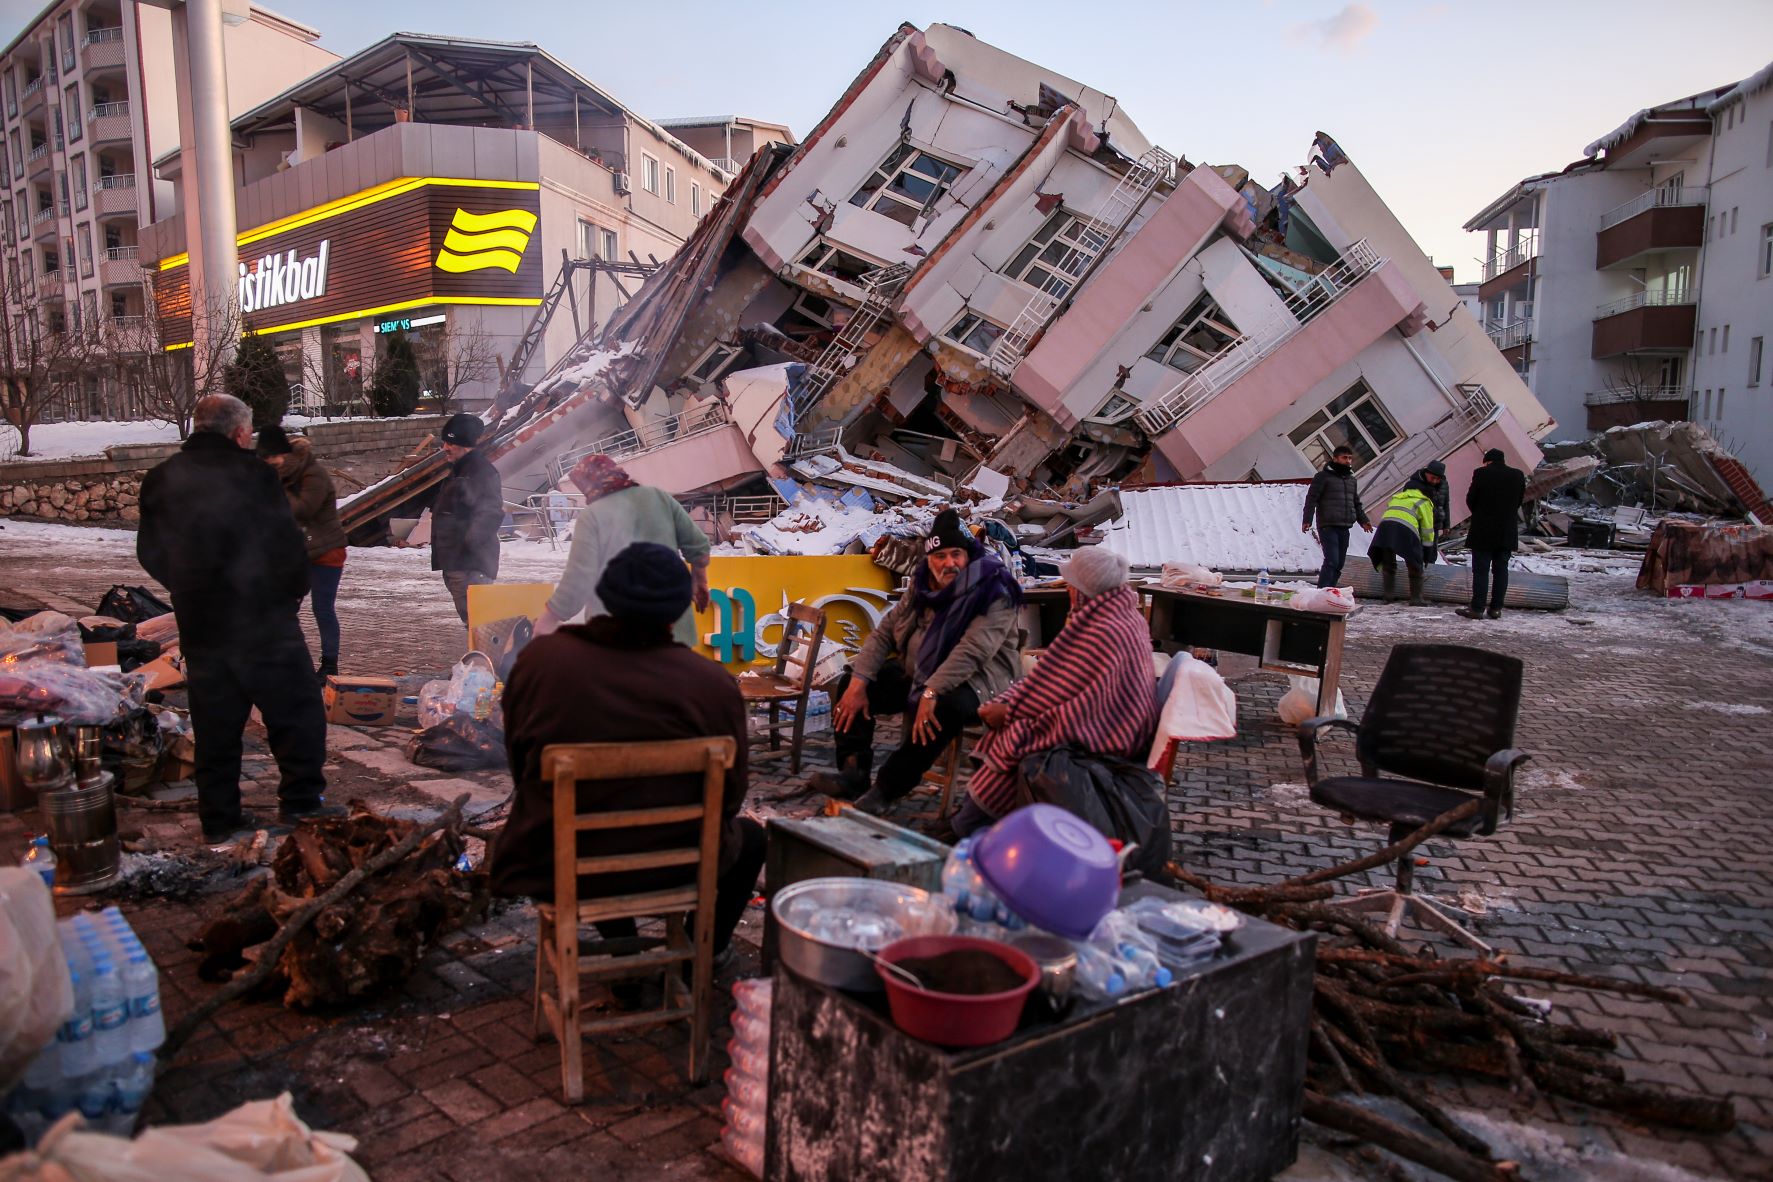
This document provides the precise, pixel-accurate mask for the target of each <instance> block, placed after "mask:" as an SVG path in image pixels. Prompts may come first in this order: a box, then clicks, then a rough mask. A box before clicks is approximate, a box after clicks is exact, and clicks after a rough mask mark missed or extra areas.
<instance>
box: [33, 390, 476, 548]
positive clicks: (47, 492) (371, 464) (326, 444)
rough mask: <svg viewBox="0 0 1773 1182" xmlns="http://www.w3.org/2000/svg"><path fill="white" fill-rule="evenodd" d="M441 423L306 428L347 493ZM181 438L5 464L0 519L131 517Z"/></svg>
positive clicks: (376, 476)
mask: <svg viewBox="0 0 1773 1182" xmlns="http://www.w3.org/2000/svg"><path fill="white" fill-rule="evenodd" d="M442 426H443V418H442V416H439V415H414V416H412V417H411V418H405V419H345V420H341V421H339V422H336V423H311V424H309V425H308V426H307V427H304V428H302V433H303V434H305V435H307V436H308V438H309V439H311V440H312V441H313V443H314V450H315V452H316V454H318V455H319V457H320V460H321V462H322V463H324V464H325V465H326V467H327V468H328V469H329V470H330V471H332V472H333V474H334V476H335V480H334V483H335V484H336V485H337V486H338V491H339V495H340V496H341V497H344V496H348V495H350V494H351V493H352V492H354V491H356V489H358V488H360V487H362V486H363V485H365V484H369V483H372V482H373V481H376V480H380V479H381V478H382V477H384V476H387V475H389V474H390V473H392V472H394V471H395V470H396V469H397V468H399V466H400V464H401V461H402V460H404V459H405V457H406V456H407V454H408V453H410V452H411V451H412V450H413V449H414V448H416V447H417V446H419V444H420V443H421V442H422V441H423V440H424V439H425V438H426V437H427V436H432V435H435V434H436V433H437V431H438V430H439V429H441V427H442ZM176 451H178V445H177V444H171V443H152V444H131V445H126V446H119V447H112V448H107V449H106V451H105V454H104V456H103V457H90V458H84V459H71V460H31V461H25V462H22V463H11V464H0V517H32V518H38V519H41V520H48V521H101V522H110V523H113V524H115V523H120V522H133V521H135V520H136V519H137V517H138V515H139V513H138V510H137V506H136V498H137V496H138V494H139V493H140V492H141V486H142V477H143V476H144V475H146V474H147V472H148V469H150V468H152V467H154V465H156V464H158V463H159V462H160V461H161V460H164V459H165V458H166V457H167V456H170V455H172V454H173V453H174V452H176Z"/></svg>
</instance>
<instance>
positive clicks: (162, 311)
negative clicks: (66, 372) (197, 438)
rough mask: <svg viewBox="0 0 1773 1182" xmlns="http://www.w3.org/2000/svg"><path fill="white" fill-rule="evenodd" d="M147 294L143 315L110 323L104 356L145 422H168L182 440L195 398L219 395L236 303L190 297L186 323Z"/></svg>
mask: <svg viewBox="0 0 1773 1182" xmlns="http://www.w3.org/2000/svg"><path fill="white" fill-rule="evenodd" d="M147 295H148V298H147V299H146V300H145V301H144V306H145V307H146V309H147V314H146V315H145V316H142V317H141V318H139V319H129V320H123V321H114V322H113V323H112V325H111V328H110V331H109V332H108V333H107V334H106V350H105V351H106V356H107V358H108V359H109V361H110V364H111V367H112V368H113V369H114V370H115V371H116V372H117V373H118V374H119V375H120V377H121V379H122V380H123V381H125V382H126V383H128V384H129V385H130V386H131V388H132V393H133V395H134V400H135V403H136V405H138V406H140V407H141V408H142V409H143V411H144V412H145V413H146V414H147V415H148V417H149V418H151V419H157V420H159V421H160V422H163V423H171V424H172V425H173V426H174V427H175V428H176V429H177V430H178V433H179V438H180V439H184V438H185V437H187V436H188V435H190V433H191V415H192V412H194V411H195V410H196V408H197V400H198V399H199V398H202V397H203V396H204V395H206V394H220V393H222V392H223V376H224V374H225V373H226V371H227V368H228V363H229V362H230V361H231V360H232V359H233V356H234V350H235V348H236V347H237V346H238V345H239V342H240V334H241V319H240V305H239V304H238V303H237V302H236V301H235V299H234V298H233V294H232V293H231V292H229V293H225V294H221V295H219V296H215V297H209V298H199V296H198V295H197V294H196V293H193V296H192V301H191V309H190V315H189V318H188V320H187V317H186V316H185V314H184V312H185V309H183V308H182V307H176V306H167V305H163V304H162V303H160V301H158V300H156V299H154V298H153V293H152V292H149V293H147Z"/></svg>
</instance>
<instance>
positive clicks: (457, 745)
mask: <svg viewBox="0 0 1773 1182" xmlns="http://www.w3.org/2000/svg"><path fill="white" fill-rule="evenodd" d="M406 757H407V758H408V759H410V760H411V761H412V762H414V763H416V764H418V765H419V766H420V767H434V768H436V769H438V770H439V771H445V772H470V771H474V770H476V769H478V768H497V767H504V766H505V732H504V728H503V727H501V726H499V725H497V724H495V723H494V722H492V721H491V720H487V721H485V722H481V721H477V720H475V719H474V718H473V717H471V716H470V715H467V714H451V715H450V716H449V717H448V718H445V719H444V720H443V721H442V722H439V723H437V724H436V725H435V726H429V727H426V728H425V729H424V730H423V731H421V732H419V733H418V734H417V735H414V736H413V737H412V738H411V739H410V740H408V742H407V744H406Z"/></svg>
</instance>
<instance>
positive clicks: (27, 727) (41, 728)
mask: <svg viewBox="0 0 1773 1182" xmlns="http://www.w3.org/2000/svg"><path fill="white" fill-rule="evenodd" d="M61 728H62V720H61V719H60V718H58V717H56V716H55V715H53V714H39V715H38V716H37V717H36V718H34V719H31V720H29V721H26V722H21V723H19V724H18V726H17V727H16V728H15V731H16V734H17V742H18V771H19V775H20V776H22V777H24V779H25V781H26V782H27V783H32V784H47V783H51V782H53V781H56V780H60V779H61V778H62V777H63V776H65V775H67V770H68V769H67V765H66V764H65V763H64V762H63V761H62V742H61Z"/></svg>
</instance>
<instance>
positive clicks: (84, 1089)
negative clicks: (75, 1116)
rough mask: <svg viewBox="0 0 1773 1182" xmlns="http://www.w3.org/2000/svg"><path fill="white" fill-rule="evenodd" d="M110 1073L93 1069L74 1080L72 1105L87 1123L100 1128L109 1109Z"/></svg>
mask: <svg viewBox="0 0 1773 1182" xmlns="http://www.w3.org/2000/svg"><path fill="white" fill-rule="evenodd" d="M111 1075H112V1073H111V1072H109V1071H93V1072H89V1073H87V1074H86V1075H83V1076H81V1077H80V1078H79V1080H78V1081H74V1107H76V1108H78V1109H79V1110H80V1115H81V1116H84V1117H85V1118H86V1119H87V1121H88V1122H89V1123H91V1124H96V1125H99V1126H100V1127H101V1128H102V1127H103V1121H104V1119H105V1117H106V1115H108V1114H109V1113H110V1111H111Z"/></svg>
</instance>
